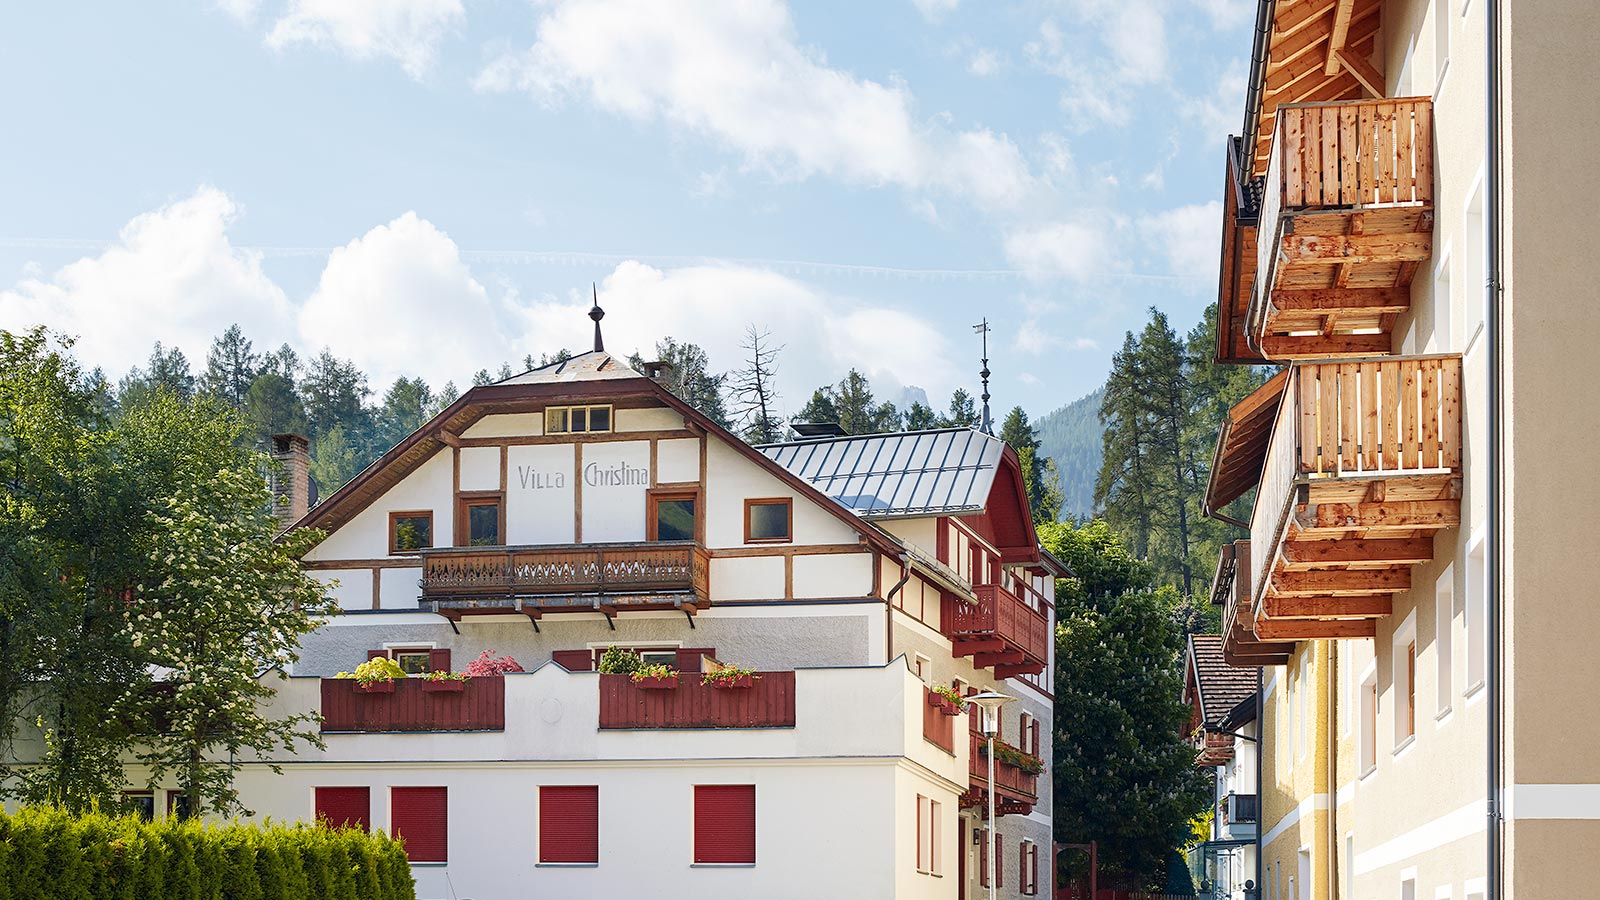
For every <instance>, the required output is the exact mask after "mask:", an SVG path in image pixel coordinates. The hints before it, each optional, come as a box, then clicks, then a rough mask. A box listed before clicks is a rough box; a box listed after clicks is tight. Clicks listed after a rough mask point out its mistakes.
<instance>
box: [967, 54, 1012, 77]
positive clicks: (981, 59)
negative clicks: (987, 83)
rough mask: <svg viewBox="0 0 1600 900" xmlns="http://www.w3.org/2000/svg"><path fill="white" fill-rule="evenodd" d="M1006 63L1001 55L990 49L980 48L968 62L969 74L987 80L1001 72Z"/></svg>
mask: <svg viewBox="0 0 1600 900" xmlns="http://www.w3.org/2000/svg"><path fill="white" fill-rule="evenodd" d="M1004 62H1005V61H1004V60H1003V59H1002V58H1001V57H1000V54H999V53H997V52H995V51H994V50H992V49H990V48H988V47H980V48H978V50H977V51H976V52H974V53H973V54H972V56H971V57H970V58H969V59H968V60H967V72H968V73H970V74H972V75H976V76H978V77H979V78H985V77H987V76H990V75H993V74H994V73H996V72H998V71H1000V67H1001V66H1002V65H1003V64H1004Z"/></svg>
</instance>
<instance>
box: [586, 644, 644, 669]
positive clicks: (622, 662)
mask: <svg viewBox="0 0 1600 900" xmlns="http://www.w3.org/2000/svg"><path fill="white" fill-rule="evenodd" d="M595 668H596V669H597V670H599V672H600V673H601V674H603V675H632V674H633V673H635V672H637V671H639V670H640V669H642V668H644V660H642V659H640V658H639V654H637V653H635V652H633V651H632V650H629V649H627V648H625V647H618V646H616V645H614V644H613V645H612V646H610V647H607V648H606V652H604V653H602V654H600V664H599V665H597V666H595Z"/></svg>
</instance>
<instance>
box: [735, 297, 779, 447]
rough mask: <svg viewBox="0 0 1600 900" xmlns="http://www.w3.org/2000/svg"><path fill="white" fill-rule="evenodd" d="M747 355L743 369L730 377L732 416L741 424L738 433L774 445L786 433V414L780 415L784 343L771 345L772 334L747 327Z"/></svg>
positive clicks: (752, 442)
mask: <svg viewBox="0 0 1600 900" xmlns="http://www.w3.org/2000/svg"><path fill="white" fill-rule="evenodd" d="M739 346H740V347H741V348H742V349H743V350H744V351H745V353H746V354H747V355H746V356H745V364H744V368H742V369H740V370H738V371H737V372H734V373H733V374H732V375H730V376H729V378H731V379H732V380H731V381H730V382H729V383H728V388H729V391H730V392H731V394H732V396H733V402H734V409H733V415H734V416H735V418H737V419H738V421H739V424H740V434H739V436H740V437H742V438H744V439H745V441H746V442H748V443H751V444H771V443H774V442H776V441H777V440H779V439H780V438H781V437H782V436H783V417H781V416H779V415H778V408H777V400H778V388H777V377H778V367H777V360H778V353H779V352H780V351H781V350H783V346H782V345H781V344H780V345H778V346H776V347H775V346H773V345H772V333H771V332H769V331H767V330H765V329H761V330H759V331H758V330H757V329H756V326H754V325H747V326H745V331H744V343H742V344H740V345H739Z"/></svg>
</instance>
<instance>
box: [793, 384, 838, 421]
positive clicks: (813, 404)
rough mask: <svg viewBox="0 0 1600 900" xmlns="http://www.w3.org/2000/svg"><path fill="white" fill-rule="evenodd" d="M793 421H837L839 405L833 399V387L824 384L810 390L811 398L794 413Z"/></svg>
mask: <svg viewBox="0 0 1600 900" xmlns="http://www.w3.org/2000/svg"><path fill="white" fill-rule="evenodd" d="M791 421H794V422H812V423H819V424H820V423H828V422H831V423H834V424H838V422H839V406H838V404H837V403H836V402H835V401H834V396H833V388H832V387H831V386H827V385H824V386H823V387H819V388H817V389H816V390H814V391H812V392H811V399H810V400H808V401H806V405H805V406H802V407H800V411H799V412H797V413H795V414H794V418H793V419H792V420H791Z"/></svg>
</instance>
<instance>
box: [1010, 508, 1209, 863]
mask: <svg viewBox="0 0 1600 900" xmlns="http://www.w3.org/2000/svg"><path fill="white" fill-rule="evenodd" d="M1039 537H1040V540H1041V542H1042V543H1043V544H1044V546H1045V547H1046V548H1047V549H1048V550H1050V552H1051V553H1053V554H1055V555H1056V556H1057V557H1059V558H1060V559H1061V560H1062V561H1063V562H1065V563H1066V564H1067V566H1068V567H1069V568H1071V569H1072V571H1073V572H1074V573H1076V575H1077V578H1071V579H1061V580H1059V581H1058V582H1057V592H1056V618H1057V627H1056V682H1055V690H1056V702H1055V710H1056V712H1055V725H1056V733H1055V735H1054V742H1055V743H1054V750H1055V756H1054V763H1055V769H1054V773H1053V774H1054V781H1053V787H1054V803H1055V821H1056V835H1057V839H1058V840H1062V841H1066V842H1072V843H1083V842H1087V841H1088V840H1091V839H1092V840H1096V841H1098V842H1099V845H1100V854H1101V860H1102V867H1103V868H1104V869H1105V870H1106V871H1107V872H1112V873H1121V874H1122V875H1123V876H1124V877H1125V878H1127V879H1129V880H1132V881H1136V882H1140V883H1144V884H1157V883H1159V882H1161V881H1162V880H1163V878H1164V875H1165V871H1164V868H1163V867H1164V863H1165V860H1166V857H1167V854H1168V853H1169V851H1171V850H1172V849H1173V848H1176V847H1180V846H1182V845H1183V844H1184V843H1185V841H1186V840H1187V838H1188V830H1189V822H1190V820H1191V819H1192V818H1193V817H1194V816H1195V815H1197V814H1199V813H1200V812H1201V810H1202V809H1204V808H1205V807H1206V806H1207V805H1208V803H1209V801H1210V793H1209V791H1210V787H1209V784H1208V782H1207V781H1206V778H1205V776H1204V775H1203V774H1202V773H1201V772H1200V771H1199V770H1198V769H1196V768H1195V766H1194V751H1193V749H1192V748H1190V747H1189V746H1188V744H1187V743H1185V742H1184V740H1183V738H1182V736H1181V729H1182V727H1183V724H1184V722H1185V721H1186V719H1187V716H1188V708H1187V707H1186V706H1184V704H1183V703H1182V701H1181V699H1180V698H1181V696H1182V690H1183V678H1182V670H1181V665H1180V662H1179V660H1180V658H1181V657H1180V654H1181V652H1182V648H1183V633H1182V631H1180V630H1179V628H1178V627H1177V625H1176V624H1175V623H1174V621H1173V619H1172V616H1171V613H1170V611H1169V610H1168V609H1167V608H1166V607H1165V606H1164V605H1163V598H1162V592H1159V591H1155V590H1151V589H1150V588H1151V580H1152V573H1151V568H1150V566H1149V565H1147V564H1146V563H1144V562H1142V561H1141V560H1139V559H1137V558H1135V557H1134V556H1133V555H1132V554H1131V553H1130V552H1129V551H1128V549H1127V548H1126V547H1125V546H1124V545H1123V544H1122V542H1121V541H1120V539H1119V538H1118V537H1117V535H1116V533H1115V532H1114V531H1112V529H1111V528H1110V527H1109V526H1108V525H1107V524H1106V523H1104V522H1098V521H1097V522H1091V523H1089V524H1086V525H1083V526H1081V527H1080V526H1074V525H1071V524H1051V525H1046V526H1044V527H1042V528H1041V529H1040V534H1039ZM1166 593H1168V594H1173V595H1175V594H1176V592H1175V591H1172V590H1171V589H1170V588H1168V589H1167V591H1166Z"/></svg>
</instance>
